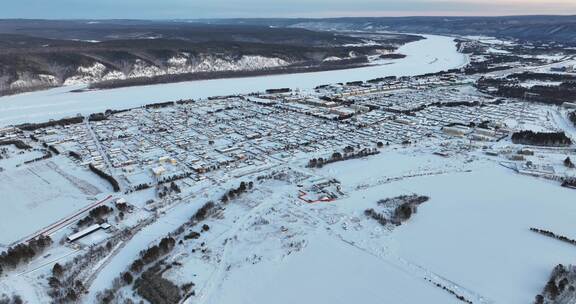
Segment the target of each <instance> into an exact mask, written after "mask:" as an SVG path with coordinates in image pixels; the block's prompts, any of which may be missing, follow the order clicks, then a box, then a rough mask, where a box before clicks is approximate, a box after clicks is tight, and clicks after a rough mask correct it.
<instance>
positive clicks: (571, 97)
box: [476, 77, 576, 105]
mask: <svg viewBox="0 0 576 304" xmlns="http://www.w3.org/2000/svg"><path fill="white" fill-rule="evenodd" d="M476 85H477V87H478V89H479V90H480V91H483V92H487V93H491V92H488V91H487V89H488V88H490V87H494V88H496V89H497V91H496V92H495V93H492V94H494V95H496V96H501V97H509V98H520V99H525V100H530V101H537V102H542V103H546V104H556V105H560V104H562V103H564V102H574V101H575V100H576V83H574V82H564V83H562V84H560V85H557V86H552V85H550V86H546V85H535V86H532V87H523V86H521V85H520V84H519V83H518V82H517V81H516V80H510V79H495V78H485V77H482V78H480V79H479V80H478V82H477V83H476Z"/></svg>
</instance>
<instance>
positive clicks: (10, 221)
mask: <svg viewBox="0 0 576 304" xmlns="http://www.w3.org/2000/svg"><path fill="white" fill-rule="evenodd" d="M103 191H108V189H107V186H106V185H104V184H103V183H102V181H101V180H99V179H98V177H96V176H95V175H94V174H93V173H91V172H88V171H87V170H78V169H75V168H74V167H73V166H69V165H67V164H66V162H63V161H60V162H59V161H58V160H55V161H49V162H48V163H46V162H44V163H42V164H38V165H30V166H26V167H22V168H15V169H11V170H6V171H3V172H0V193H1V194H2V198H1V201H2V212H0V230H1V231H2V233H1V234H0V244H2V245H9V244H11V243H12V242H15V241H18V240H20V239H22V238H24V237H29V236H31V235H33V234H34V233H35V232H37V231H39V230H41V229H42V228H45V227H46V226H49V225H51V224H53V223H54V222H57V221H58V220H60V219H62V218H65V217H67V216H70V215H72V214H74V212H75V211H77V210H78V209H81V208H82V207H84V206H87V205H89V204H92V203H95V202H97V198H100V197H101V195H100V194H101V193H102V192H103Z"/></svg>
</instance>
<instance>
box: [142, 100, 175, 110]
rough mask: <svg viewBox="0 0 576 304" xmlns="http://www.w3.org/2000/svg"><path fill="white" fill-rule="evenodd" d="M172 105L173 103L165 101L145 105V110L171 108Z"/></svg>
mask: <svg viewBox="0 0 576 304" xmlns="http://www.w3.org/2000/svg"><path fill="white" fill-rule="evenodd" d="M173 105H174V101H166V102H157V103H149V104H147V105H145V107H146V109H160V108H165V107H171V106H173Z"/></svg>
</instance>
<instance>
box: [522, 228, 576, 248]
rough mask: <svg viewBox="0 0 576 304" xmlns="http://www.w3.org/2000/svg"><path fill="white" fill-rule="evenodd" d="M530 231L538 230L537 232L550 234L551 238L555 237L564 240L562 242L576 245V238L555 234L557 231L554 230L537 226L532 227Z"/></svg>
mask: <svg viewBox="0 0 576 304" xmlns="http://www.w3.org/2000/svg"><path fill="white" fill-rule="evenodd" d="M530 231H533V232H536V233H540V234H542V235H545V236H548V237H551V238H555V239H557V240H560V241H562V242H566V243H568V244H572V245H576V240H573V239H570V238H567V237H565V236H563V235H558V234H555V233H554V232H552V231H548V230H543V229H537V228H530Z"/></svg>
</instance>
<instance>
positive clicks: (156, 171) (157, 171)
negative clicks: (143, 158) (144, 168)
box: [152, 166, 166, 176]
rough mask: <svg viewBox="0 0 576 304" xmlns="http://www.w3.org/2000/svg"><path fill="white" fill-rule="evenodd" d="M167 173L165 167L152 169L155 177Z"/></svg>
mask: <svg viewBox="0 0 576 304" xmlns="http://www.w3.org/2000/svg"><path fill="white" fill-rule="evenodd" d="M165 172H166V169H165V168H164V167H163V166H159V167H156V168H152V173H154V176H161V175H162V174H164V173H165Z"/></svg>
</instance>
